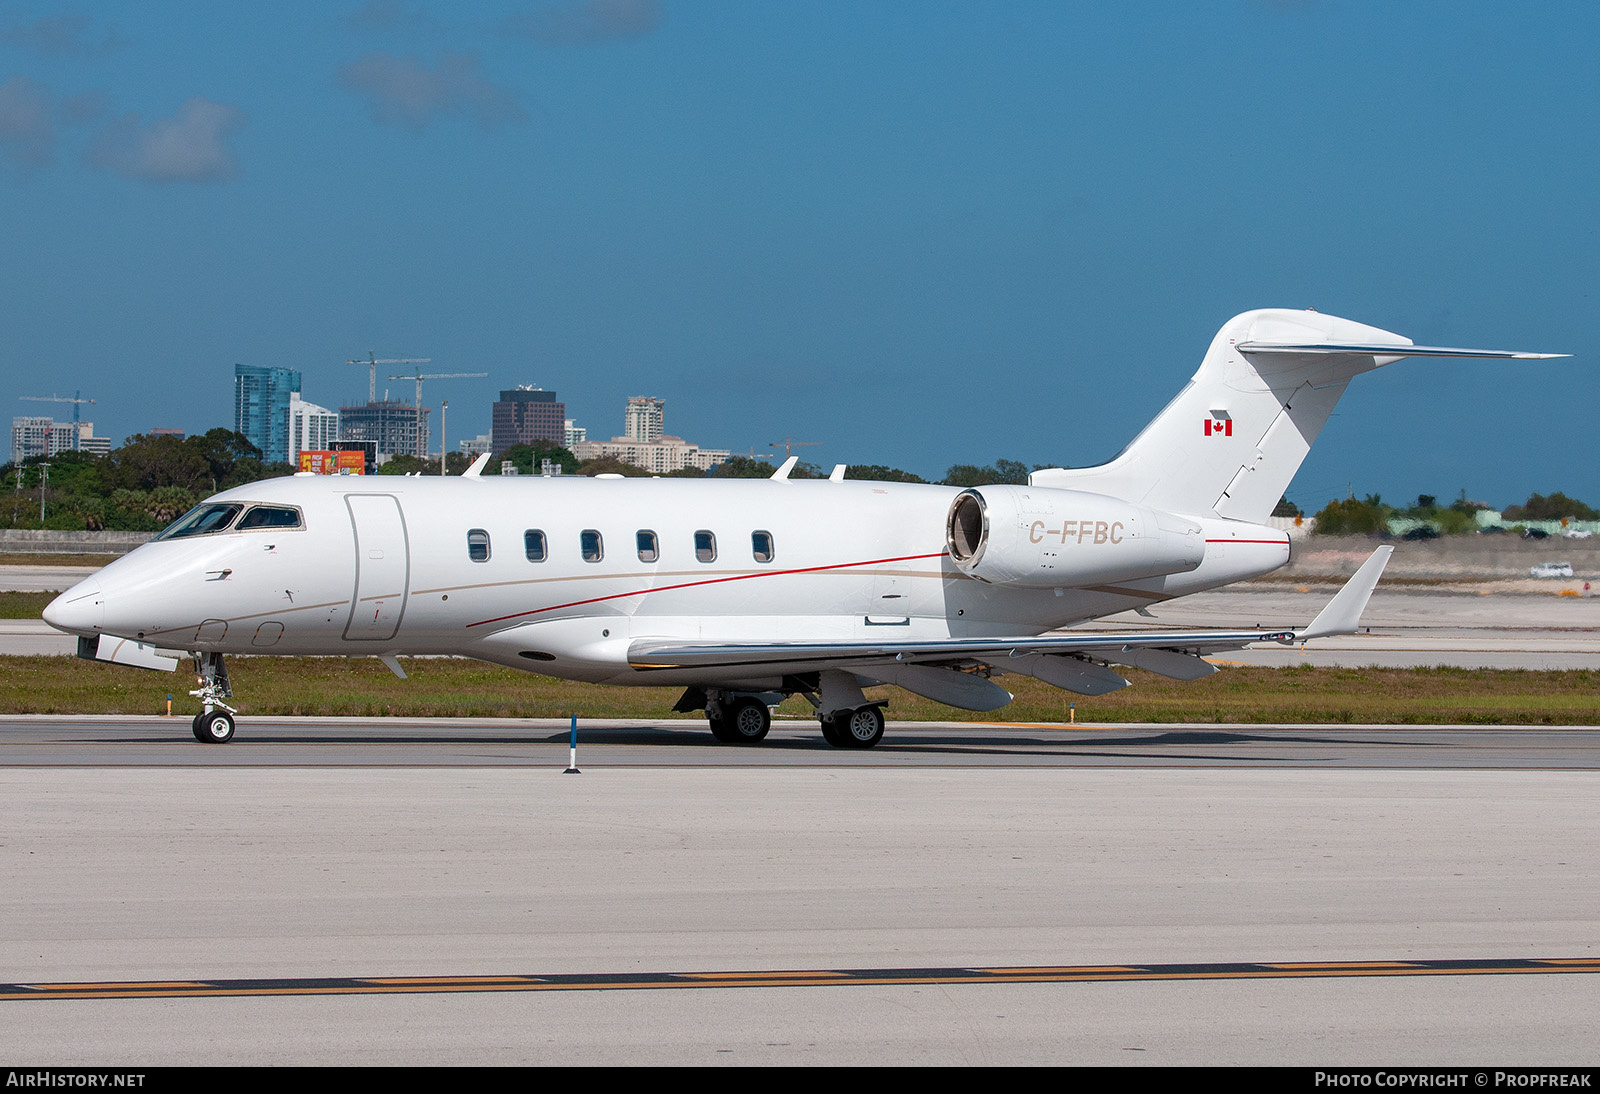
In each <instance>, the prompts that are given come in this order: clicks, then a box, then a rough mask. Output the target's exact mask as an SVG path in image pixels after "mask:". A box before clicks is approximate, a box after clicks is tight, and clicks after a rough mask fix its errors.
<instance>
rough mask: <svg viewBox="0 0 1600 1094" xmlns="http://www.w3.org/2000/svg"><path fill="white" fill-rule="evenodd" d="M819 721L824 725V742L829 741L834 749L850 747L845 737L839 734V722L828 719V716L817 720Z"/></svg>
mask: <svg viewBox="0 0 1600 1094" xmlns="http://www.w3.org/2000/svg"><path fill="white" fill-rule="evenodd" d="M817 721H818V722H819V723H820V724H821V725H822V739H823V740H824V741H827V742H828V743H829V744H830V745H832V746H833V747H834V748H847V747H849V744H848V742H846V741H845V739H844V735H843V734H841V733H840V732H839V723H838V722H836V721H834V720H833V719H832V718H829V717H827V716H826V715H824V716H823V717H821V718H819V719H817Z"/></svg>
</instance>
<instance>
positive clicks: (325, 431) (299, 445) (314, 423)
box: [289, 392, 339, 467]
mask: <svg viewBox="0 0 1600 1094" xmlns="http://www.w3.org/2000/svg"><path fill="white" fill-rule="evenodd" d="M338 439H339V415H337V414H335V413H334V412H333V411H331V410H329V409H328V408H327V407H325V406H318V405H317V404H316V403H308V402H306V401H305V400H304V399H302V398H300V395H299V393H298V392H296V393H295V394H292V395H290V396H289V462H290V463H291V464H294V465H295V466H296V467H298V466H299V460H300V453H302V452H326V451H328V450H329V449H331V448H332V447H333V442H334V441H337V440H338Z"/></svg>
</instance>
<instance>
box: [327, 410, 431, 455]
mask: <svg viewBox="0 0 1600 1094" xmlns="http://www.w3.org/2000/svg"><path fill="white" fill-rule="evenodd" d="M428 413H429V411H428V410H427V408H423V409H422V410H421V411H420V412H419V411H418V409H417V408H416V407H415V406H413V405H412V404H410V403H408V402H405V401H404V400H401V399H394V400H387V399H386V400H384V401H383V402H378V403H364V404H362V405H361V406H342V407H340V408H339V439H340V440H345V441H372V442H374V443H376V445H377V446H378V448H377V462H379V463H387V462H388V459H389V457H390V456H394V455H397V454H398V455H405V456H410V455H414V454H416V453H418V452H426V451H427V450H428ZM419 430H420V431H421V436H420V437H419V436H418V431H419Z"/></svg>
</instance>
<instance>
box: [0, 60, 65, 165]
mask: <svg viewBox="0 0 1600 1094" xmlns="http://www.w3.org/2000/svg"><path fill="white" fill-rule="evenodd" d="M53 112H54V106H53V104H52V101H51V98H50V92H49V91H47V90H45V88H44V85H42V84H39V83H37V82H35V81H33V80H30V79H28V77H26V76H14V77H12V78H11V79H10V80H8V81H7V82H6V83H4V84H0V152H3V153H5V155H6V156H7V157H8V158H10V159H12V160H14V161H15V162H16V164H17V165H18V166H19V167H21V168H23V169H24V170H31V169H33V168H35V167H44V166H45V165H47V164H48V163H49V162H50V161H51V159H52V158H54V155H55V145H56V131H55V123H54V121H53V120H52V118H51V115H52V114H53Z"/></svg>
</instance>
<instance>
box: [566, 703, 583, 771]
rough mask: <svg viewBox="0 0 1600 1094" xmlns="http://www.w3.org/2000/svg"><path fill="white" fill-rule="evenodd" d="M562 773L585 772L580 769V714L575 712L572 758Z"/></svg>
mask: <svg viewBox="0 0 1600 1094" xmlns="http://www.w3.org/2000/svg"><path fill="white" fill-rule="evenodd" d="M562 774H563V775H582V774H583V772H581V771H579V770H578V716H577V715H576V714H574V715H573V716H572V758H571V759H570V760H569V761H567V769H566V770H565V771H563V772H562Z"/></svg>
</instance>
